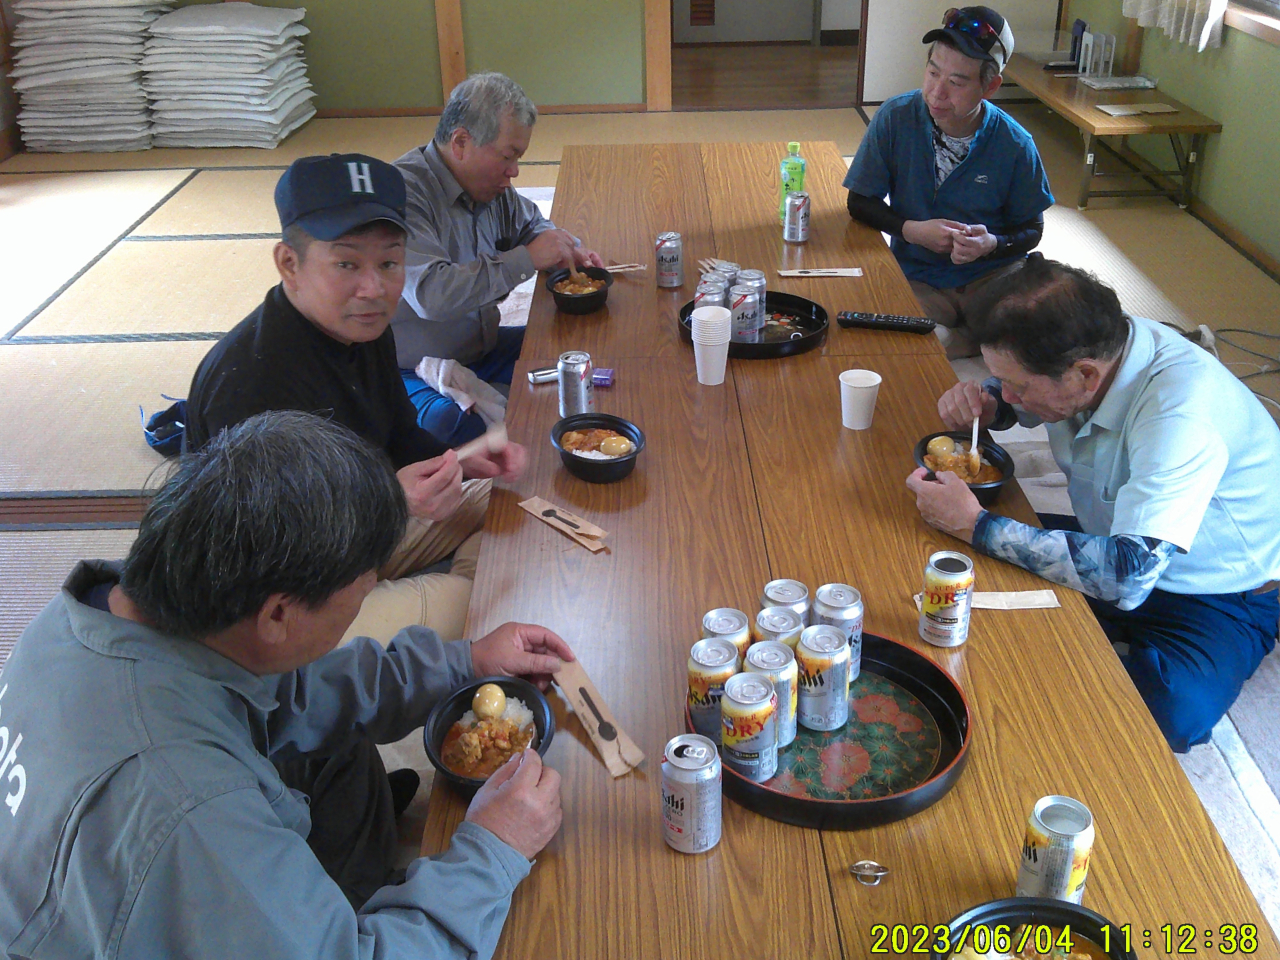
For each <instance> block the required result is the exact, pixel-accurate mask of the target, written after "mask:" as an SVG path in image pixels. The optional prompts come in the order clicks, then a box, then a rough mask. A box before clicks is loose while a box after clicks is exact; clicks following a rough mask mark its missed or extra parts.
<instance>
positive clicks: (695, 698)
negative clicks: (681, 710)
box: [687, 637, 742, 745]
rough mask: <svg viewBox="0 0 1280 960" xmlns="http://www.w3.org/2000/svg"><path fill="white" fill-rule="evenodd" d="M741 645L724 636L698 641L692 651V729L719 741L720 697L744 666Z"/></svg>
mask: <svg viewBox="0 0 1280 960" xmlns="http://www.w3.org/2000/svg"><path fill="white" fill-rule="evenodd" d="M741 666H742V661H741V659H740V658H739V656H738V648H737V647H735V646H734V645H733V643H731V642H730V641H728V640H725V639H723V638H722V637H709V638H707V639H704V640H699V641H698V642H697V643H695V644H694V645H693V648H692V649H691V650H690V651H689V666H688V672H689V695H688V701H687V702H688V706H689V719H690V720H692V721H693V729H694V730H695V731H697V732H698V733H700V734H702V735H703V736H704V737H706V738H707V739H709V740H712V741H714V742H715V743H716V744H717V745H719V743H720V698H721V697H723V696H724V685H725V684H726V683H728V682H729V678H730V677H732V676H733V675H734V674H735V673H737V672H738V670H739V669H741Z"/></svg>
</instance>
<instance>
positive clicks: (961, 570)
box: [920, 550, 973, 647]
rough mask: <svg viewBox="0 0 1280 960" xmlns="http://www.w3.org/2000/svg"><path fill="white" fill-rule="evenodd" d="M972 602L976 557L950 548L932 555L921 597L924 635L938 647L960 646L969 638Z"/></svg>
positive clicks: (921, 621)
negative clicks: (972, 558)
mask: <svg viewBox="0 0 1280 960" xmlns="http://www.w3.org/2000/svg"><path fill="white" fill-rule="evenodd" d="M972 605H973V561H972V560H970V559H969V558H968V557H966V556H965V555H964V554H963V553H954V552H952V551H950V550H940V551H939V552H938V553H935V554H934V555H933V556H931V557H930V558H929V564H928V566H926V567H925V568H924V595H923V596H922V597H921V598H920V639H921V640H927V641H928V642H929V643H932V644H933V645H934V646H935V647H958V646H960V644H962V643H964V642H965V640H967V639H968V638H969V610H970V607H971V606H972Z"/></svg>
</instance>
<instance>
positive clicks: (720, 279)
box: [698, 270, 733, 290]
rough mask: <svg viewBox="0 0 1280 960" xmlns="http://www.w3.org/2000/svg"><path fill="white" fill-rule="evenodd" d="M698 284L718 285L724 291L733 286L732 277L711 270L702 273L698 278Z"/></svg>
mask: <svg viewBox="0 0 1280 960" xmlns="http://www.w3.org/2000/svg"><path fill="white" fill-rule="evenodd" d="M698 282H699V283H719V284H722V285H723V286H724V288H725V289H726V290H728V289H729V288H730V287H732V286H733V276H732V275H730V274H727V273H721V272H720V271H719V270H711V271H709V272H707V273H704V274H703V275H702V276H701V277H699V278H698Z"/></svg>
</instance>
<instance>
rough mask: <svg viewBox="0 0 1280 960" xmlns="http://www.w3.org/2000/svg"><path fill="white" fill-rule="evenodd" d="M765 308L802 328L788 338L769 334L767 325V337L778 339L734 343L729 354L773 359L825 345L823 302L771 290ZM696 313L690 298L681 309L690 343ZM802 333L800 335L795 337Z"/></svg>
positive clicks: (683, 333)
mask: <svg viewBox="0 0 1280 960" xmlns="http://www.w3.org/2000/svg"><path fill="white" fill-rule="evenodd" d="M764 301H765V309H766V310H768V311H769V313H770V314H781V315H783V316H786V317H787V318H789V319H790V320H791V322H792V323H793V324H794V325H795V326H796V327H797V328H798V330H797V331H792V332H788V333H787V334H786V337H785V339H784V338H782V337H781V335H780V334H771V333H769V330H770V328H769V327H768V326H766V327H765V331H766V333H765V336H767V337H774V336H777V337H778V338H777V339H763V340H761V341H760V342H759V343H730V344H729V356H731V357H736V358H738V359H739V360H771V359H773V358H774V357H790V356H793V355H795V354H797V353H804V352H806V351H808V350H812V349H813V348H814V347H818V346H821V345H822V342H823V341H824V340H826V339H827V326H828V320H827V311H826V309H825V308H824V307H823V306H822V305H821V304H819V303H814V302H813V301H812V300H808V299H806V298H804V297H797V296H796V295H795V294H793V293H779V292H776V291H774V290H768V291H766V292H765V295H764ZM691 313H693V301H692V300H690V301H689V302H688V303H686V304H685V305H684V306H683V307H681V308H680V336H681V338H682V339H683V340H684V341H685V342H686V343H689V344H692V343H693V321H692V320H690V319H689V315H690V314H691ZM794 332H798V333H799V334H800V335H799V336H793V335H792V334H793V333H794Z"/></svg>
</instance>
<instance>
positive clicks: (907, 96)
mask: <svg viewBox="0 0 1280 960" xmlns="http://www.w3.org/2000/svg"><path fill="white" fill-rule="evenodd" d="M924 42H925V43H928V44H931V46H930V48H929V59H928V63H927V65H926V67H925V76H924V85H923V87H922V88H921V89H919V90H915V91H912V92H911V93H904V94H901V95H900V96H897V97H893V98H891V99H889V100H886V101H885V103H884V104H883V105H882V106H881V107H880V109H879V110H877V111H876V115H875V117H873V118H872V120H871V126H870V127H868V128H867V132H866V135H865V136H864V137H863V138H862V143H861V144H860V145H859V147H858V153H857V155H856V156H855V157H854V158H853V164H852V165H851V166H850V167H849V173H848V175H847V176H846V177H845V179H844V185H845V187H847V188H848V190H849V213H850V215H851V216H852V217H853V218H854V219H855V220H860V221H862V222H863V223H866V224H868V225H869V226H872V227H874V228H875V229H877V230H880V231H881V232H883V233H887V234H889V235H890V236H891V237H892V238H893V239H892V247H893V253H894V256H895V257H897V259H898V263H899V265H901V267H902V272H903V273H905V274H906V275H907V279H908V280H909V281H911V289H912V290H913V291H914V292H915V295H916V297H917V298H918V299H919V300H920V304H921V306H922V307H923V308H924V311H925V313H926V314H927V315H928V316H930V317H932V318H933V319H934V320H936V321H937V322H938V324H939V325H940V326H941V327H944V328H947V329H946V330H945V332H944V331H943V330H939V336H940V337H942V338H943V342H944V344H945V345H946V347H947V355H948V356H949V357H951V358H952V359H955V358H957V357H967V356H975V355H976V354H977V352H978V351H977V348H976V347H975V346H974V345H973V344H972V343H971V342H970V340H969V338H968V337H967V336H966V335H965V333H964V326H965V322H966V313H967V310H968V307H969V299H970V297H972V296H973V294H974V293H975V292H976V291H977V290H978V289H979V288H980V287H981V286H982V285H983V284H984V283H987V282H989V281H990V280H992V279H994V278H995V277H998V276H999V275H1000V274H1001V273H1002V272H1004V271H1005V270H1007V269H1008V268H1009V267H1010V266H1012V265H1013V264H1015V263H1017V262H1018V261H1019V260H1021V259H1022V258H1023V257H1025V256H1026V254H1027V252H1028V251H1030V250H1032V249H1034V248H1035V246H1036V245H1037V244H1038V243H1039V242H1040V238H1041V235H1042V234H1043V232H1044V211H1045V210H1047V209H1048V208H1049V207H1051V206H1053V194H1052V193H1050V192H1049V178H1048V177H1047V176H1046V174H1045V171H1044V166H1043V165H1042V164H1041V162H1040V154H1039V153H1038V152H1037V150H1036V145H1035V143H1034V141H1033V140H1032V139H1031V135H1030V134H1029V133H1027V131H1026V130H1024V129H1023V128H1022V127H1021V126H1019V125H1018V124H1017V122H1015V121H1014V119H1013V118H1012V117H1010V116H1009V115H1008V114H1007V113H1005V112H1004V111H1003V110H1001V109H1000V108H999V107H997V106H996V105H995V104H993V103H991V102H989V101H988V99H987V98H989V97H990V96H991V95H992V94H994V93H995V92H996V91H997V90H999V89H1000V83H1001V77H1000V74H1001V72H1002V71H1003V70H1004V66H1005V64H1006V63H1008V61H1009V57H1010V56H1011V55H1012V54H1013V31H1012V30H1010V28H1009V24H1008V23H1007V22H1005V19H1004V17H1002V16H1000V14H998V13H996V12H995V11H994V10H992V9H991V8H989V7H965V8H963V9H960V10H949V11H948V12H947V15H946V16H945V17H944V18H943V21H942V27H941V28H940V29H937V30H931V31H929V32H928V33H927V34H925V36H924ZM886 196H887V197H888V198H889V202H888V203H885V199H884V198H885V197H886Z"/></svg>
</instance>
